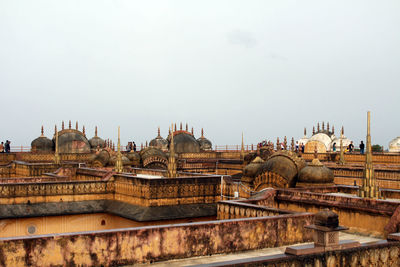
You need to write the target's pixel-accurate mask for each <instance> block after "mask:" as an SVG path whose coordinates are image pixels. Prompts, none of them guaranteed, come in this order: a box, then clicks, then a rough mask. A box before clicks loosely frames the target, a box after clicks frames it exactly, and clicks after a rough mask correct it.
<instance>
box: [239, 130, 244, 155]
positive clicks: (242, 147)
mask: <svg viewBox="0 0 400 267" xmlns="http://www.w3.org/2000/svg"><path fill="white" fill-rule="evenodd" d="M240 158H241V159H244V140H243V132H242V146H241V147H240Z"/></svg>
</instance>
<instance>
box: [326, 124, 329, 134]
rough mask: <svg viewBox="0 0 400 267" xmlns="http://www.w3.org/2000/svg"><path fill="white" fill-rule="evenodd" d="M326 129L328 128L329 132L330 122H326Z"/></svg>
mask: <svg viewBox="0 0 400 267" xmlns="http://www.w3.org/2000/svg"><path fill="white" fill-rule="evenodd" d="M326 129H327V130H328V132H329V122H328V123H327V124H326Z"/></svg>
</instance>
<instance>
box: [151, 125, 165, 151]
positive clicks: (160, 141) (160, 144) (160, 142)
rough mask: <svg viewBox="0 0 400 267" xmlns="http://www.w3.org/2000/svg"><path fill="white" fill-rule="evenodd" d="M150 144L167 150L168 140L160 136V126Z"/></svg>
mask: <svg viewBox="0 0 400 267" xmlns="http://www.w3.org/2000/svg"><path fill="white" fill-rule="evenodd" d="M149 145H150V146H152V147H155V148H158V149H161V150H163V151H167V150H168V141H167V140H166V139H164V138H162V137H161V135H160V128H158V135H157V137H156V138H154V139H153V140H151V141H150V143H149Z"/></svg>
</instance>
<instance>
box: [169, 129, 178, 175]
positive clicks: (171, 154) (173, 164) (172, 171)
mask: <svg viewBox="0 0 400 267" xmlns="http://www.w3.org/2000/svg"><path fill="white" fill-rule="evenodd" d="M172 127H173V125H172V124H171V129H172ZM176 176H177V174H176V159H175V144H174V134H171V142H170V143H169V158H168V171H167V177H168V178H175V177H176Z"/></svg>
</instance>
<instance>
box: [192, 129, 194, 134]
mask: <svg viewBox="0 0 400 267" xmlns="http://www.w3.org/2000/svg"><path fill="white" fill-rule="evenodd" d="M192 135H194V131H193V127H192Z"/></svg>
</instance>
